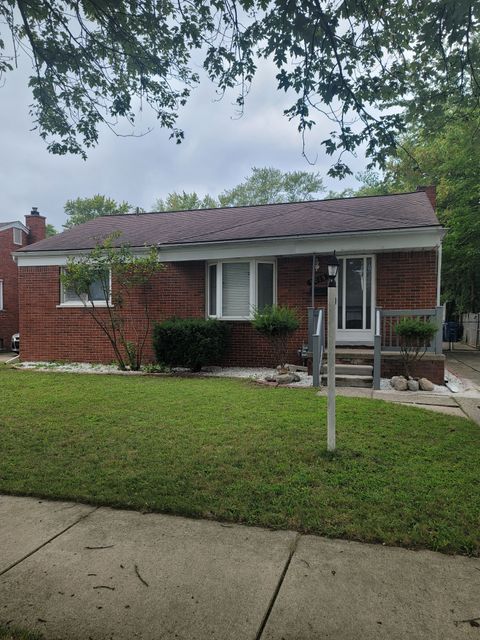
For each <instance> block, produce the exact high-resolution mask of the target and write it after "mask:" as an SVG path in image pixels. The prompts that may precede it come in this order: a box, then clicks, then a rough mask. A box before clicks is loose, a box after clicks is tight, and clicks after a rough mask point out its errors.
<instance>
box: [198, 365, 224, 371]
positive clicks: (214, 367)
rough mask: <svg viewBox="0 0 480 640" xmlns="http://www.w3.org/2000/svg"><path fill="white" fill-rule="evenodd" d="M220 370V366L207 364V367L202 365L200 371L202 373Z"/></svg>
mask: <svg viewBox="0 0 480 640" xmlns="http://www.w3.org/2000/svg"><path fill="white" fill-rule="evenodd" d="M221 370H222V367H217V366H216V365H213V364H212V365H209V366H208V367H202V371H203V372H204V373H219V371H221Z"/></svg>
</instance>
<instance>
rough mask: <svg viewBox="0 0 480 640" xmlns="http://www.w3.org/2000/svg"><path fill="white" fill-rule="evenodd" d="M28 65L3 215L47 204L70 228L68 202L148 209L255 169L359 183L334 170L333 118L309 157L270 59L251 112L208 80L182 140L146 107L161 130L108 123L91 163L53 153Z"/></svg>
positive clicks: (4, 151)
mask: <svg viewBox="0 0 480 640" xmlns="http://www.w3.org/2000/svg"><path fill="white" fill-rule="evenodd" d="M27 62H28V61H27V60H23V61H22V67H21V68H19V69H18V70H16V71H13V72H11V73H8V74H7V76H6V83H5V85H4V86H3V87H0V140H1V141H2V144H1V171H0V193H1V204H0V220H14V219H18V220H23V216H24V215H25V213H28V211H29V210H30V208H31V206H37V207H38V208H39V210H40V212H41V213H42V214H44V215H46V216H47V218H48V222H51V223H52V224H53V225H54V226H55V227H56V228H57V229H59V230H61V225H62V224H63V223H64V222H65V215H64V213H63V205H64V204H65V201H66V200H68V199H71V198H77V197H86V196H92V195H94V194H95V193H101V194H104V195H107V196H110V197H112V198H115V199H116V200H127V201H128V202H130V203H131V204H132V205H134V206H140V207H143V208H144V209H145V210H147V211H148V210H150V209H151V207H152V204H153V202H154V200H155V199H156V198H158V197H165V196H166V195H167V194H168V193H169V192H171V191H182V190H185V191H197V193H199V195H204V194H205V193H210V194H211V195H217V194H218V193H219V192H220V191H222V190H223V189H225V188H229V187H232V186H234V185H235V184H238V183H239V182H241V181H242V180H243V179H244V178H245V177H246V176H247V175H248V174H249V173H250V169H251V167H253V166H257V167H263V166H273V167H277V168H279V169H282V170H283V171H292V170H312V171H319V172H320V173H321V174H322V175H323V176H325V178H324V181H325V184H326V187H327V189H335V190H340V189H344V188H345V187H348V186H356V185H357V184H358V183H357V182H356V180H355V179H354V178H352V177H350V178H348V179H346V180H343V181H339V180H332V179H331V178H327V177H326V172H327V170H328V168H329V166H330V164H331V163H332V158H331V157H327V156H326V155H325V153H324V152H323V150H322V147H320V141H321V140H323V139H324V138H326V137H327V135H328V132H329V131H330V130H331V129H332V124H331V123H329V122H325V121H324V122H319V124H318V125H317V127H316V129H315V130H314V131H313V132H312V133H311V134H309V138H308V149H307V151H308V154H309V157H310V158H311V159H315V158H316V164H315V165H314V166H311V165H309V164H308V162H307V161H306V160H305V159H304V158H303V157H302V148H301V138H300V135H299V133H298V132H297V129H296V124H295V122H289V121H288V120H287V118H285V117H284V116H283V115H282V112H283V109H284V108H285V107H286V106H290V104H291V101H289V99H288V97H286V96H285V94H284V93H279V92H278V91H277V90H276V88H275V79H274V70H273V69H272V66H271V65H270V64H269V63H262V66H261V68H260V70H259V72H258V74H257V76H256V78H255V80H254V85H253V88H252V90H251V92H250V94H249V96H248V97H247V103H246V109H245V114H244V115H243V117H242V118H240V119H237V118H236V116H235V108H234V106H233V105H232V103H233V101H234V97H235V96H234V95H233V94H232V95H230V96H226V97H224V98H223V100H222V101H220V102H218V101H216V94H215V87H214V86H213V85H212V84H211V83H209V81H208V80H206V81H205V82H203V83H202V84H201V85H200V86H199V87H198V88H197V89H196V90H194V92H193V94H192V97H191V98H190V101H189V103H188V105H187V107H186V108H184V110H183V111H182V113H181V116H180V119H179V122H178V124H179V126H180V127H182V128H183V129H184V131H185V141H184V142H183V143H182V144H181V145H176V144H175V143H174V142H173V141H171V140H169V139H168V133H167V132H166V131H164V130H162V129H161V128H159V127H158V126H156V127H155V124H156V123H155V120H154V118H152V117H151V114H150V113H148V110H146V111H145V112H143V114H140V117H139V118H138V121H137V129H136V130H137V131H138V132H140V131H142V130H145V129H146V128H148V126H151V125H153V126H154V127H155V128H154V130H153V131H152V132H151V133H149V134H148V135H146V136H144V137H142V138H123V137H117V136H115V135H114V134H113V133H111V132H110V131H109V130H107V129H105V130H104V131H103V132H102V133H101V135H100V141H99V145H98V147H97V148H96V149H93V150H90V152H89V157H88V159H87V161H83V160H81V159H80V158H77V157H73V156H53V155H51V154H49V153H48V152H47V151H46V148H45V144H44V142H43V141H42V140H41V139H40V138H39V136H38V134H37V133H36V132H35V131H31V128H32V121H31V118H30V115H29V112H28V111H29V110H28V105H29V104H30V102H31V95H30V91H29V89H28V87H27V81H28V77H27V75H28V66H27ZM347 162H348V160H347ZM349 164H350V167H351V168H352V169H353V170H354V171H355V172H356V171H361V170H363V168H364V166H365V164H366V163H365V159H364V157H363V156H362V155H361V154H359V156H358V158H350V163H349Z"/></svg>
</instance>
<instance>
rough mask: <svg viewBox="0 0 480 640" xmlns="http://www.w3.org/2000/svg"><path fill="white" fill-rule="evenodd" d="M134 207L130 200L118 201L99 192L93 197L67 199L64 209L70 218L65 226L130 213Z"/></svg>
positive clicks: (68, 227)
mask: <svg viewBox="0 0 480 640" xmlns="http://www.w3.org/2000/svg"><path fill="white" fill-rule="evenodd" d="M132 209H133V207H132V205H130V204H128V202H125V201H123V202H117V201H116V200H113V198H108V197H107V196H102V195H100V194H99V193H97V194H96V195H94V196H92V197H91V198H76V199H75V200H67V202H66V203H65V206H64V211H65V214H66V215H67V216H68V220H67V222H66V223H65V224H64V225H63V226H64V227H65V229H71V228H72V227H74V226H76V225H77V224H83V223H84V222H88V220H93V218H98V217H99V216H111V215H113V214H123V213H128V212H129V211H132Z"/></svg>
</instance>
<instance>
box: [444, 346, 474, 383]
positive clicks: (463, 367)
mask: <svg viewBox="0 0 480 640" xmlns="http://www.w3.org/2000/svg"><path fill="white" fill-rule="evenodd" d="M445 356H446V359H447V369H449V370H450V371H452V372H453V373H454V374H455V375H457V376H458V377H459V378H462V379H464V380H468V381H469V383H470V384H471V386H472V387H473V388H475V389H477V391H480V351H477V350H476V349H467V348H461V347H459V346H458V345H454V348H453V350H452V351H445Z"/></svg>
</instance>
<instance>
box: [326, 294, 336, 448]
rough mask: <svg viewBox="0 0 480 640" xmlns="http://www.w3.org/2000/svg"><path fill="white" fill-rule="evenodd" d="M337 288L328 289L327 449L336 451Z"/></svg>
mask: <svg viewBox="0 0 480 640" xmlns="http://www.w3.org/2000/svg"><path fill="white" fill-rule="evenodd" d="M336 304H337V288H336V287H334V286H333V287H328V356H327V371H328V382H327V385H328V396H327V411H328V418H327V429H328V434H327V449H328V451H335V338H336V335H335V334H336V328H337V327H336V324H337V323H336V313H335V308H336Z"/></svg>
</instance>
